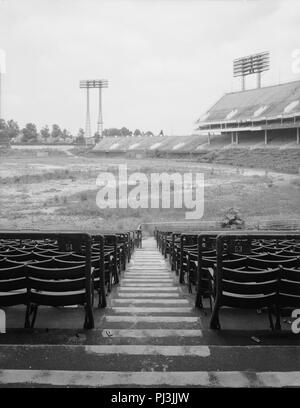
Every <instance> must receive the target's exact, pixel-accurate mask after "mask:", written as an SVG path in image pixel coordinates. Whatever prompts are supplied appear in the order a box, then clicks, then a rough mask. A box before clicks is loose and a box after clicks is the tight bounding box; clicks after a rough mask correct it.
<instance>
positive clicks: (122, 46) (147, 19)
mask: <svg viewBox="0 0 300 408" xmlns="http://www.w3.org/2000/svg"><path fill="white" fill-rule="evenodd" d="M299 20H300V1H299V0H248V1H247V0H207V1H205V0H151V1H150V0H109V1H108V0H107V1H106V0H0V50H2V53H3V52H4V53H5V55H6V74H4V75H2V85H3V95H2V99H3V116H4V117H5V119H10V118H14V119H16V120H17V121H18V122H19V123H20V125H21V126H23V125H24V124H25V123H27V122H34V123H36V124H37V126H38V128H40V127H41V126H43V125H44V124H48V125H51V124H52V123H58V124H59V125H60V126H61V127H66V128H68V129H70V130H71V131H73V132H76V131H77V130H78V128H79V127H84V122H85V98H84V91H83V90H81V89H79V80H81V79H90V78H96V79H97V78H107V79H108V80H109V88H108V89H105V90H104V93H103V115H104V122H105V123H104V127H121V126H127V127H129V128H130V129H133V130H134V129H135V128H140V129H143V130H145V131H146V130H153V131H154V132H159V131H160V129H163V130H164V132H165V133H167V134H173V135H176V134H189V133H191V132H193V129H194V123H195V121H196V119H197V118H198V117H199V116H200V115H201V114H203V113H204V112H205V111H206V110H207V109H208V108H209V107H210V106H211V105H212V104H213V103H214V102H215V101H216V100H217V99H218V98H219V97H220V96H221V95H222V94H223V93H225V92H230V91H234V90H238V88H239V82H238V81H237V80H236V79H233V78H232V60H233V59H234V58H237V57H240V56H244V55H249V54H251V53H256V52H260V51H265V50H269V51H270V52H271V71H269V72H267V73H265V74H264V75H263V79H262V81H263V85H270V84H274V83H279V82H286V81H291V80H298V79H300V74H299V73H298V74H296V73H294V72H293V70H292V62H293V58H292V53H293V51H294V50H297V49H300V24H299ZM0 55H1V52H0ZM0 59H1V58H0ZM253 85H254V83H253V81H251V80H250V78H249V81H247V86H248V87H252V86H253ZM91 102H92V130H93V131H95V130H96V107H97V100H96V93H95V92H94V93H93V98H92V101H91Z"/></svg>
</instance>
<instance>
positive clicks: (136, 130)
mask: <svg viewBox="0 0 300 408" xmlns="http://www.w3.org/2000/svg"><path fill="white" fill-rule="evenodd" d="M133 134H134V136H142V132H141V131H140V129H135V131H134V132H133Z"/></svg>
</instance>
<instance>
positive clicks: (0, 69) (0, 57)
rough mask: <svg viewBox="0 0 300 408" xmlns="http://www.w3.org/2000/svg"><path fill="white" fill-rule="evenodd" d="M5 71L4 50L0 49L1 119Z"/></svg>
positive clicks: (0, 115) (0, 114)
mask: <svg viewBox="0 0 300 408" xmlns="http://www.w3.org/2000/svg"><path fill="white" fill-rule="evenodd" d="M5 73H6V69H5V52H4V51H3V50H0V119H3V117H2V115H3V108H2V102H3V100H2V75H3V74H5Z"/></svg>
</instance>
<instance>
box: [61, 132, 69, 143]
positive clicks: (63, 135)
mask: <svg viewBox="0 0 300 408" xmlns="http://www.w3.org/2000/svg"><path fill="white" fill-rule="evenodd" d="M61 137H62V139H63V140H64V141H65V140H66V139H68V138H69V137H71V135H70V132H69V131H68V130H67V129H64V130H63V131H62V134H61Z"/></svg>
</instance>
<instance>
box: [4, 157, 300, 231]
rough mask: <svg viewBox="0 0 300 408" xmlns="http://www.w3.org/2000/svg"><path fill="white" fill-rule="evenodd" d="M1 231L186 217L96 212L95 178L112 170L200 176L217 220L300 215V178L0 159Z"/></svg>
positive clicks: (144, 164)
mask: <svg viewBox="0 0 300 408" xmlns="http://www.w3.org/2000/svg"><path fill="white" fill-rule="evenodd" d="M0 160H1V162H0V228H2V229H16V228H30V229H31V228H34V229H36V228H38V229H45V228H47V229H100V230H105V231H107V230H116V229H117V230H123V229H125V230H127V229H130V228H136V227H137V226H138V225H139V224H140V223H144V222H157V221H169V220H173V221H175V220H176V221H184V219H185V211H186V209H184V208H171V209H165V208H157V209H155V208H154V209H151V208H150V209H148V208H136V209H133V208H116V209H113V208H110V209H100V208H99V207H98V206H97V203H96V195H97V192H98V191H99V189H100V187H99V186H97V185H96V178H97V176H98V175H99V174H100V173H101V172H110V173H112V174H115V175H116V174H117V171H118V165H119V164H125V163H127V166H128V172H129V174H131V173H133V172H136V171H138V172H142V173H144V174H145V175H146V176H148V177H149V176H150V175H151V173H154V172H155V173H162V172H167V173H169V174H172V173H175V172H178V173H180V174H183V173H187V172H190V171H191V172H193V173H196V172H198V173H204V180H205V189H204V193H205V201H204V217H203V218H202V220H221V219H222V218H223V215H224V213H225V212H226V211H227V210H228V209H229V208H231V207H234V208H238V209H239V210H240V213H241V216H242V217H243V219H245V220H246V221H247V219H249V218H251V219H253V218H254V219H257V220H259V219H279V218H300V209H299V203H300V179H299V175H291V174H283V173H272V172H267V171H263V170H255V169H253V168H252V169H249V170H247V169H241V168H239V167H233V166H225V165H221V164H215V163H196V162H188V161H182V160H166V159H143V160H138V159H131V160H127V161H126V159H118V158H115V159H106V158H105V159H104V158H100V157H94V156H91V157H90V156H89V157H84V156H65V155H63V154H57V155H56V154H54V155H50V156H45V157H37V156H36V153H32V154H28V152H27V153H26V154H21V153H18V154H15V155H13V156H7V157H6V156H3V155H2V156H1V157H0Z"/></svg>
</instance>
